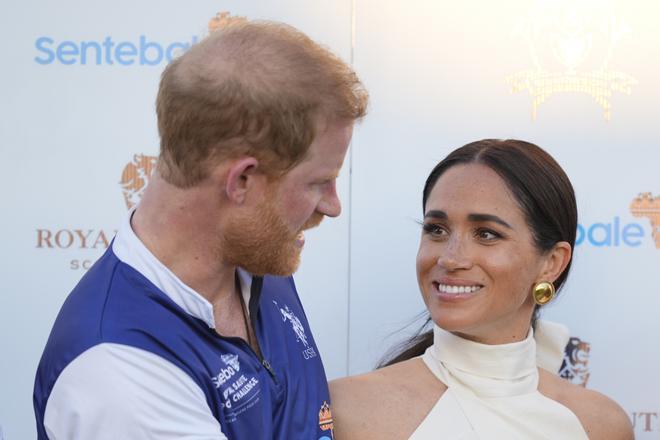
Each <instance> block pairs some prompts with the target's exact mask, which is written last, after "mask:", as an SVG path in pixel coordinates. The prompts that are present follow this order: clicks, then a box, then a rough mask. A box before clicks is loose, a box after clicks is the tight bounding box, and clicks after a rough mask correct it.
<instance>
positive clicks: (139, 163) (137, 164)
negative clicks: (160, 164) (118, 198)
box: [119, 154, 157, 209]
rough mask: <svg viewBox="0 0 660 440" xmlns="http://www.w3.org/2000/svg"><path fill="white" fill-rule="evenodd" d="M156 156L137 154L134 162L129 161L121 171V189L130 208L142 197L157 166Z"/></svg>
mask: <svg viewBox="0 0 660 440" xmlns="http://www.w3.org/2000/svg"><path fill="white" fill-rule="evenodd" d="M156 159H157V158H156V157H155V156H147V155H146V154H136V155H134V156H133V162H129V163H128V164H126V166H125V167H124V171H122V173H121V181H120V182H119V184H120V185H121V190H122V192H123V193H124V201H125V202H126V207H127V208H128V209H131V208H133V207H134V206H135V205H137V204H138V202H139V201H140V199H141V198H142V193H143V192H144V189H145V188H146V187H147V183H149V179H150V178H151V173H153V171H154V168H155V167H156Z"/></svg>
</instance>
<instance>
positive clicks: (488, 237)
mask: <svg viewBox="0 0 660 440" xmlns="http://www.w3.org/2000/svg"><path fill="white" fill-rule="evenodd" d="M477 237H479V239H481V240H484V241H492V240H495V239H497V238H500V237H501V235H500V234H498V233H497V232H495V231H491V230H489V229H479V230H478V231H477Z"/></svg>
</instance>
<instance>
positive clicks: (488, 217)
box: [467, 214, 513, 229]
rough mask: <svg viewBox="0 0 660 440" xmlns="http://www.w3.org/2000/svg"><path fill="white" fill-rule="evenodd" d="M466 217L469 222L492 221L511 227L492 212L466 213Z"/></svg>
mask: <svg viewBox="0 0 660 440" xmlns="http://www.w3.org/2000/svg"><path fill="white" fill-rule="evenodd" d="M467 218H468V220H469V221H471V222H493V223H497V224H500V225H502V226H505V227H507V228H509V229H513V228H512V227H511V225H510V224H508V223H507V222H505V221H504V220H502V219H501V218H499V217H498V216H496V215H492V214H468V216H467Z"/></svg>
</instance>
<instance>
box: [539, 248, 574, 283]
mask: <svg viewBox="0 0 660 440" xmlns="http://www.w3.org/2000/svg"><path fill="white" fill-rule="evenodd" d="M572 253H573V249H572V248H571V245H570V244H568V242H566V241H560V242H558V243H556V244H555V245H554V247H553V248H552V249H551V250H550V251H548V252H547V253H546V254H545V264H544V267H543V270H542V272H541V274H540V277H541V278H540V279H539V280H538V281H547V282H550V283H552V282H554V281H555V280H556V279H557V278H559V275H561V274H562V272H564V269H566V266H568V262H569V261H571V255H572Z"/></svg>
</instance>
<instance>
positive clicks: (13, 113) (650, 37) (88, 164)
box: [0, 0, 660, 440]
mask: <svg viewBox="0 0 660 440" xmlns="http://www.w3.org/2000/svg"><path fill="white" fill-rule="evenodd" d="M220 11H228V12H230V13H231V14H232V15H235V16H244V17H247V18H250V19H254V18H267V19H274V20H279V21H284V22H287V23H290V24H292V25H294V26H296V27H298V28H300V29H301V30H303V31H304V32H306V33H308V34H309V35H310V36H311V37H312V38H314V39H316V40H317V41H320V42H322V43H323V44H325V45H327V46H329V47H330V48H331V49H332V50H334V51H335V52H336V53H338V54H339V55H340V56H342V57H343V58H344V59H345V60H347V61H350V62H352V63H353V64H354V66H355V68H356V70H357V72H358V74H359V75H360V76H361V78H362V79H363V80H364V82H365V83H366V85H367V88H368V89H369V91H370V93H371V96H372V103H371V109H370V114H369V116H368V117H367V119H366V120H365V121H364V123H363V124H362V125H361V126H360V127H359V128H358V129H357V130H356V133H355V136H354V140H353V145H352V147H351V152H350V157H349V159H348V160H347V162H348V163H347V164H346V167H345V169H344V170H343V172H342V175H341V176H340V181H339V191H340V196H341V197H342V200H343V202H344V212H343V214H342V216H341V217H340V218H339V219H333V220H327V221H325V222H324V224H323V225H322V227H321V228H319V229H317V230H314V231H311V232H310V233H309V234H308V237H307V239H308V244H307V247H306V249H305V252H304V257H303V265H302V268H301V270H300V272H299V274H298V275H297V283H298V287H299V290H300V292H301V295H302V298H303V302H304V304H305V306H306V310H307V314H308V318H309V320H310V322H311V323H312V326H313V328H314V332H315V338H316V340H317V342H318V345H319V347H320V350H321V352H322V356H323V359H324V362H325V364H326V369H327V372H328V375H329V376H330V378H334V377H339V376H344V375H346V374H356V373H360V372H364V371H368V370H370V369H372V368H373V366H374V365H375V363H376V362H377V361H378V359H379V358H380V357H381V356H382V355H383V354H384V353H385V352H386V350H387V348H388V347H390V346H391V345H392V344H394V343H395V342H397V341H399V340H400V339H401V338H402V337H403V336H404V335H405V334H406V333H405V332H403V333H401V332H399V333H396V332H397V331H398V330H400V329H401V328H402V327H403V326H404V325H405V324H407V323H409V322H410V321H411V320H412V319H413V317H414V316H415V315H417V314H418V313H419V312H421V311H423V304H422V301H421V298H420V297H419V294H418V289H417V283H416V280H415V270H414V260H415V253H416V248H417V244H418V238H419V227H418V226H417V224H416V222H415V220H418V219H420V218H421V189H422V185H423V182H424V180H425V178H426V175H427V173H428V172H429V171H430V170H431V168H432V167H433V166H434V165H435V163H436V162H437V161H438V160H440V159H441V158H442V157H444V156H445V155H446V154H447V153H448V152H449V151H451V150H452V149H454V148H455V147H458V146H461V145H463V144H465V143H467V142H470V141H473V140H477V139H481V138H485V137H499V138H508V137H516V138H522V139H526V140H530V141H532V142H535V143H538V144H539V145H541V146H542V147H544V148H546V149H547V150H549V151H550V152H551V153H552V154H553V155H554V156H555V157H556V158H557V160H558V161H559V162H560V164H562V165H563V166H564V168H565V169H566V171H567V173H568V174H569V176H570V177H571V179H572V181H573V183H574V185H575V188H576V191H577V194H578V207H579V213H580V223H581V228H582V229H581V230H582V231H584V233H583V234H581V235H582V236H583V240H582V242H581V244H580V245H579V246H578V248H577V249H576V260H575V264H574V267H573V273H572V275H571V277H570V278H569V282H568V285H567V288H566V289H565V291H564V292H563V295H562V296H561V297H560V299H559V300H558V301H556V303H555V304H554V305H553V306H551V307H549V309H548V311H547V312H546V314H545V315H546V316H547V317H549V318H552V319H554V320H557V321H561V322H563V323H565V324H567V325H568V326H569V327H570V328H571V331H572V333H573V334H574V335H575V336H577V337H579V338H581V339H582V340H583V341H585V342H587V343H589V344H590V347H591V351H590V353H589V357H588V362H587V363H586V368H588V370H589V372H590V378H589V382H588V384H587V386H588V387H590V388H594V389H597V390H599V391H602V392H604V393H606V394H608V395H610V396H611V397H613V398H614V399H615V400H617V401H618V402H619V403H620V404H622V405H623V406H624V408H625V409H626V411H627V412H628V413H629V415H630V417H631V420H633V422H634V423H635V430H636V435H637V438H639V439H652V438H653V439H660V378H658V374H657V372H658V370H659V368H660V350H658V347H659V344H658V341H657V339H658V336H660V320H659V319H658V318H659V317H660V287H659V285H658V283H657V280H658V268H659V267H660V266H659V263H660V238H659V239H658V243H657V244H656V241H655V240H654V238H653V237H652V230H653V229H652V223H651V214H650V211H648V212H645V213H644V214H645V215H647V216H648V217H644V216H642V217H635V216H634V215H633V214H634V213H633V211H632V210H631V203H632V202H633V200H634V199H635V197H636V196H638V194H639V193H646V192H650V193H652V194H653V195H656V196H657V195H660V177H658V176H659V173H658V170H659V168H658V164H659V163H660V144H659V141H658V139H660V136H659V135H660V133H659V131H660V128H659V126H660V124H658V112H657V110H656V108H657V107H658V105H660V80H659V78H660V33H659V31H658V30H657V22H658V20H659V19H660V6H658V5H657V2H656V1H655V0H628V1H626V2H623V1H615V2H608V1H605V0H599V1H596V0H570V1H569V0H556V1H554V2H543V1H536V0H501V1H498V2H491V1H487V0H481V1H477V0H468V1H464V2H460V3H459V2H450V1H445V0H443V1H431V0H428V1H411V2H400V1H396V0H378V1H375V0H335V1H332V2H321V1H316V2H309V1H303V0H286V1H278V2H274V1H270V2H269V1H236V0H234V1H225V0H222V1H210V0H198V1H196V2H194V3H191V4H185V5H184V4H182V3H175V2H171V1H164V2H163V1H160V2H157V1H155V0H148V1H141V2H129V1H127V0H119V1H115V2H112V3H111V4H108V3H101V2H83V1H75V0H63V1H60V2H57V3H53V2H46V1H43V0H41V1H38V0H25V1H23V2H12V3H9V4H8V5H6V6H5V8H4V11H3V14H2V15H1V16H0V35H1V36H2V39H1V41H0V48H1V49H2V54H3V57H4V68H3V69H1V70H0V83H1V84H3V86H4V93H3V95H2V96H3V99H2V100H0V127H1V131H0V133H1V134H2V143H1V144H0V148H1V153H2V154H1V156H0V157H2V161H1V162H0V175H1V176H2V179H3V180H2V183H3V184H2V189H0V191H2V195H3V202H4V206H5V208H4V210H3V213H4V215H3V216H2V219H1V220H0V227H1V228H2V231H4V240H3V242H4V244H5V246H4V250H3V252H2V256H3V263H4V264H3V265H2V278H3V280H4V288H3V290H2V293H1V296H0V377H1V379H0V432H2V431H4V435H5V437H6V439H7V440H15V439H28V438H34V436H35V429H34V421H33V415H32V402H31V392H32V383H33V380H34V372H35V369H36V365H37V363H38V360H39V356H40V354H41V351H42V349H43V346H44V344H45V341H46V338H47V336H48V332H49V330H50V327H51V325H52V323H53V320H54V318H55V315H56V313H57V311H58V310H59V307H60V305H61V303H62V301H63V300H64V298H65V297H66V295H67V294H68V292H69V290H70V289H71V288H72V287H73V286H74V285H75V283H76V282H77V280H78V279H79V278H80V277H81V276H82V274H83V273H84V270H85V267H86V266H88V265H89V264H90V263H91V262H92V261H93V260H94V259H95V258H97V257H98V256H99V255H100V254H101V253H102V251H103V249H104V247H105V245H106V243H107V240H108V239H110V238H111V237H112V235H113V233H114V229H115V228H116V226H117V225H118V224H119V221H121V219H122V217H123V216H124V215H125V214H126V204H125V201H124V198H123V194H122V187H121V185H120V180H121V178H122V172H123V170H124V169H125V167H126V166H127V165H128V164H129V163H131V162H132V161H133V160H134V156H135V155H136V154H145V155H149V156H153V155H156V154H157V150H158V149H157V146H158V138H157V132H156V124H155V112H154V99H155V94H156V90H157V86H158V78H159V75H160V72H161V70H162V68H163V67H164V65H165V63H166V62H167V60H166V57H167V52H168V49H169V50H170V51H171V50H174V52H176V51H180V50H182V47H183V46H184V45H185V44H189V43H190V42H191V41H193V40H194V38H201V37H203V36H204V35H205V34H206V33H207V24H208V22H209V20H210V19H211V18H212V17H214V16H215V15H216V13H218V12H220ZM173 45H174V46H173ZM161 51H162V52H161ZM83 54H84V56H83ZM97 56H98V58H97ZM594 71H595V72H598V73H597V74H593V72H594ZM521 72H522V73H521ZM516 80H519V81H518V82H516ZM544 81H545V82H544ZM539 84H545V87H544V88H540V89H539ZM514 86H518V87H514ZM528 86H530V87H531V90H530V89H529V87H528ZM512 89H513V90H512ZM535 96H536V97H537V98H538V105H537V106H536V112H535V118H533V109H534V106H533V100H534V97H535ZM541 101H542V102H541ZM654 203H655V206H657V207H656V208H655V210H656V212H657V211H658V210H660V199H658V201H657V202H655V201H654V200H651V199H650V201H649V204H650V208H649V209H652V208H653V204H654ZM635 212H637V211H635ZM656 221H657V222H658V223H656V224H657V225H658V226H657V227H660V219H656ZM393 333H394V334H393ZM584 366H585V365H584V364H583V367H584Z"/></svg>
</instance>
